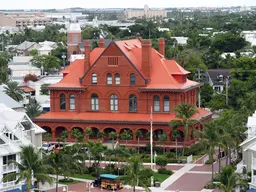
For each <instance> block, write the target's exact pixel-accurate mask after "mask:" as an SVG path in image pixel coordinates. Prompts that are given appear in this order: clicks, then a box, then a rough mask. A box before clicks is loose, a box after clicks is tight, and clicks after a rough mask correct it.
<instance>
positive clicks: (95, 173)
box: [91, 172, 99, 177]
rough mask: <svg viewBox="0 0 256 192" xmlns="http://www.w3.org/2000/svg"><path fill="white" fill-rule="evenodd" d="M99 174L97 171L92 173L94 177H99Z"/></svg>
mask: <svg viewBox="0 0 256 192" xmlns="http://www.w3.org/2000/svg"><path fill="white" fill-rule="evenodd" d="M98 175H99V174H98V173H97V172H92V173H91V176H93V177H98Z"/></svg>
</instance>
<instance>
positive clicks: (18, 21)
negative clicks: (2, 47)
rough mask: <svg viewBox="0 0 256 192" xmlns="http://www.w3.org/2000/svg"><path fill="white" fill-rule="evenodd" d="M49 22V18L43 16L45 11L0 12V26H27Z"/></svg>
mask: <svg viewBox="0 0 256 192" xmlns="http://www.w3.org/2000/svg"><path fill="white" fill-rule="evenodd" d="M49 23H51V19H49V18H46V17H45V13H42V12H38V13H31V12H11V13H7V14H2V13H0V26H11V27H19V28H24V27H28V26H34V27H35V26H38V25H39V26H41V25H47V24H49Z"/></svg>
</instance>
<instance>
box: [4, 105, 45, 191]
mask: <svg viewBox="0 0 256 192" xmlns="http://www.w3.org/2000/svg"><path fill="white" fill-rule="evenodd" d="M43 133H45V131H44V130H43V129H42V128H40V127H38V126H37V125H36V124H34V123H33V122H32V121H31V120H30V118H29V117H28V116H27V115H26V113H23V112H17V111H14V110H13V109H11V108H8V107H6V106H5V105H4V104H0V191H10V190H14V189H21V187H22V184H23V183H18V184H15V181H11V180H10V181H7V182H3V181H2V178H3V177H4V176H5V175H6V174H8V173H12V172H17V167H15V166H14V165H13V164H8V161H9V160H15V161H19V160H20V155H19V152H20V151H21V146H28V145H33V146H35V147H41V146H42V134H43Z"/></svg>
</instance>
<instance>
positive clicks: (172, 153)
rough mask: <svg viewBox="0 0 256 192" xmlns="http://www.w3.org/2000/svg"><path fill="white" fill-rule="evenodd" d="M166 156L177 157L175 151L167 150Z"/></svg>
mask: <svg viewBox="0 0 256 192" xmlns="http://www.w3.org/2000/svg"><path fill="white" fill-rule="evenodd" d="M165 156H166V157H167V158H175V153H174V152H167V153H165Z"/></svg>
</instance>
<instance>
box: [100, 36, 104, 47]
mask: <svg viewBox="0 0 256 192" xmlns="http://www.w3.org/2000/svg"><path fill="white" fill-rule="evenodd" d="M99 47H100V48H105V40H104V38H100V40H99Z"/></svg>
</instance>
